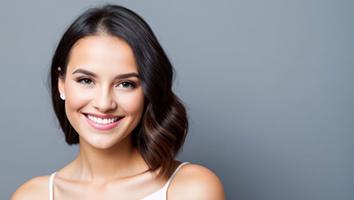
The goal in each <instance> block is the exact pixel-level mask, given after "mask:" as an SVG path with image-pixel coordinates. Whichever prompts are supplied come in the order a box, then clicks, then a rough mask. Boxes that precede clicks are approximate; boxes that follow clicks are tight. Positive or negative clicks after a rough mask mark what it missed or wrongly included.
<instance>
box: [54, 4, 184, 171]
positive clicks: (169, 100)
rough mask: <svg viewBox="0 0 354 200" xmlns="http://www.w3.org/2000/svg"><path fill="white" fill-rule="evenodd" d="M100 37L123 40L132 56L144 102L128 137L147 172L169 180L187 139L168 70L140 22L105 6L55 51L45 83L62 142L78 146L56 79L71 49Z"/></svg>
mask: <svg viewBox="0 0 354 200" xmlns="http://www.w3.org/2000/svg"><path fill="white" fill-rule="evenodd" d="M100 33H105V34H109V35H112V36H115V37H119V38H121V39H123V40H124V41H126V42H127V43H128V44H129V45H130V47H131V48H132V50H133V53H134V57H135V60H136V63H137V65H138V72H139V76H140V79H141V83H142V88H143V92H144V96H145V105H144V113H143V117H142V119H141V121H140V123H139V124H138V125H137V127H136V128H135V129H134V130H133V132H132V138H133V145H134V146H135V147H136V148H137V149H138V151H139V152H140V153H141V154H142V156H143V158H144V160H145V162H146V163H147V164H148V166H149V168H150V170H152V171H155V170H157V169H161V170H160V173H159V175H160V176H169V175H170V174H171V173H172V171H173V170H174V167H175V166H174V165H173V160H174V158H175V156H176V155H177V153H178V151H179V150H180V148H181V147H182V145H183V143H184V140H185V137H186V135H187V130H188V120H187V114H186V110H185V107H184V106H183V104H182V103H181V101H180V100H179V99H178V97H177V96H176V95H175V94H174V93H173V91H172V88H171V87H172V81H173V67H172V65H171V63H170V61H169V59H168V57H167V56H166V54H165V52H164V50H163V49H162V47H161V46H160V44H159V42H158V40H157V38H156V37H155V35H154V33H153V32H152V30H151V29H150V27H149V25H148V24H147V23H146V22H145V21H144V20H143V19H142V18H141V17H140V16H138V15H137V14H136V13H134V12H133V11H131V10H129V9H127V8H124V7H122V6H117V5H110V4H107V5H104V6H102V7H95V8H90V9H88V10H87V11H86V12H84V13H83V14H82V15H80V16H79V17H78V18H77V19H76V20H75V21H74V22H73V23H72V24H71V25H70V26H69V28H68V29H67V30H66V32H65V33H64V35H63V36H62V38H61V40H60V41H59V44H58V46H57V48H56V50H55V53H54V56H53V59H52V64H51V69H50V80H49V81H50V84H51V95H52V104H53V108H54V112H55V114H56V116H57V118H58V120H59V124H60V126H61V129H62V130H63V132H64V134H65V140H66V142H67V143H68V144H69V145H73V144H78V143H79V136H78V134H77V132H76V131H75V130H74V128H73V127H72V126H71V124H70V122H69V120H68V118H67V117H66V114H65V107H64V106H65V105H64V102H63V101H61V100H60V97H59V91H58V78H59V77H60V76H65V73H66V68H67V64H68V60H69V56H70V50H71V48H72V47H73V45H74V44H75V43H76V42H77V41H78V40H79V39H81V38H83V37H86V36H90V35H98V34H100ZM58 67H60V70H58Z"/></svg>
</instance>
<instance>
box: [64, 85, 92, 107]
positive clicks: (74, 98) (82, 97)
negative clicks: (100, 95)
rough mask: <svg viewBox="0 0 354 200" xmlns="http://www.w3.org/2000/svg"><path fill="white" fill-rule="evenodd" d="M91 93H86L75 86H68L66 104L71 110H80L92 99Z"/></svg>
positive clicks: (66, 88)
mask: <svg viewBox="0 0 354 200" xmlns="http://www.w3.org/2000/svg"><path fill="white" fill-rule="evenodd" d="M91 95H92V94H90V92H85V91H83V90H82V88H80V87H79V86H77V85H75V84H68V85H67V87H65V96H66V100H65V103H66V105H67V106H68V108H70V109H79V108H81V107H82V106H84V105H85V104H87V102H88V101H89V99H90V96H91Z"/></svg>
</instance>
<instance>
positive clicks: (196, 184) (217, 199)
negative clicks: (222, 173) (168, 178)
mask: <svg viewBox="0 0 354 200" xmlns="http://www.w3.org/2000/svg"><path fill="white" fill-rule="evenodd" d="M168 197H169V199H186V200H188V199H193V200H199V199H200V200H209V199H210V200H223V199H225V194H224V188H223V185H222V182H221V181H220V179H219V178H218V177H217V176H216V175H215V174H214V173H213V172H212V171H211V170H209V169H207V168H205V167H203V166H200V165H196V164H188V165H185V166H183V167H182V168H181V169H180V171H179V172H178V173H177V175H176V176H175V178H174V179H173V181H172V182H171V185H170V188H169V191H168Z"/></svg>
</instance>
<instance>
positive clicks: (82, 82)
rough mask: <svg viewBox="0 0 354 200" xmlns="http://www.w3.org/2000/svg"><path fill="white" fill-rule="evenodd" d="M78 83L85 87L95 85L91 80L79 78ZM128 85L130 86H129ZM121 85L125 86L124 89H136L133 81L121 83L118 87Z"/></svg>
mask: <svg viewBox="0 0 354 200" xmlns="http://www.w3.org/2000/svg"><path fill="white" fill-rule="evenodd" d="M77 82H78V83H80V84H83V85H85V86H90V85H91V84H92V83H93V81H92V80H91V79H89V78H79V79H78V80H77ZM126 84H128V86H127V85H126ZM119 85H125V86H123V87H124V88H131V89H134V88H135V87H136V83H134V82H133V81H121V82H119V84H118V86H119Z"/></svg>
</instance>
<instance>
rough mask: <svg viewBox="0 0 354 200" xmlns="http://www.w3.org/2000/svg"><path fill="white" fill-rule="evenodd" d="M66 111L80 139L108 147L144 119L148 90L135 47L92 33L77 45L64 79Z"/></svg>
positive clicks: (61, 82) (61, 81)
mask: <svg viewBox="0 0 354 200" xmlns="http://www.w3.org/2000/svg"><path fill="white" fill-rule="evenodd" d="M58 86H59V91H60V92H61V93H63V94H64V95H65V111H66V115H67V117H68V119H69V121H70V123H71V125H72V126H73V128H74V129H75V130H76V132H78V134H79V136H80V142H83V141H82V140H84V142H85V143H88V144H90V145H92V146H94V147H96V148H100V149H106V148H109V147H112V146H114V145H115V144H117V143H119V142H120V141H122V140H123V139H125V138H128V137H127V136H128V135H129V134H130V133H131V132H132V130H133V129H134V128H135V127H136V126H137V124H138V123H139V121H140V119H141V116H142V112H143V108H144V94H143V90H142V87H141V83H140V79H139V74H138V67H137V64H136V62H135V59H134V55H133V52H132V49H131V48H130V46H129V45H128V44H127V43H126V42H125V41H123V40H122V39H120V38H118V37H114V36H107V35H96V36H87V37H84V38H82V39H80V40H79V41H77V42H76V44H75V45H74V46H73V47H72V49H71V53H70V58H69V62H68V66H67V71H66V75H65V77H64V78H63V79H61V78H59V82H58Z"/></svg>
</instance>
